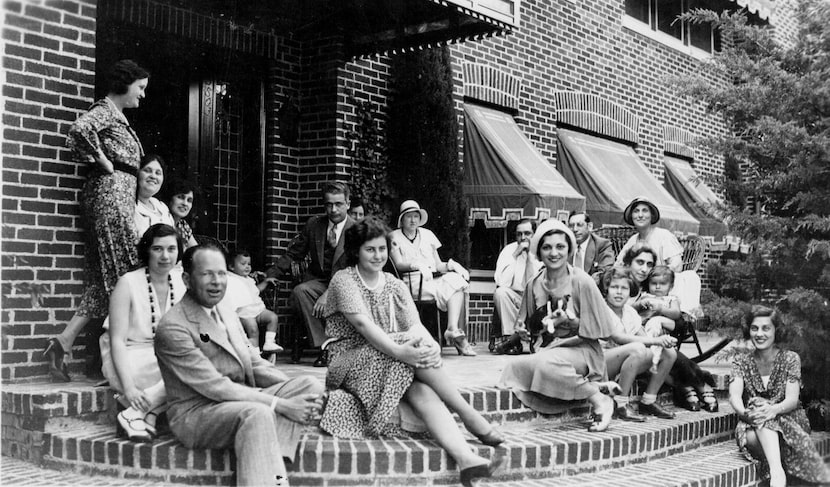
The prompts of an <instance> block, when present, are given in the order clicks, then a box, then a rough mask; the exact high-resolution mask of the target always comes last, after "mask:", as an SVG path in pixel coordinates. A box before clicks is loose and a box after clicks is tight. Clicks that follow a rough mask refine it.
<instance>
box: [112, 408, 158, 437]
mask: <svg viewBox="0 0 830 487" xmlns="http://www.w3.org/2000/svg"><path fill="white" fill-rule="evenodd" d="M117 419H118V427H119V428H121V432H119V431H117V430H116V436H117V435H118V434H119V433H123V434H124V435H126V436H127V438H129V439H130V441H137V442H141V443H148V442H151V441H153V436H152V435H151V434H150V432H149V431H147V423H145V422H144V418H128V417H127V416H126V415H125V414H124V411H121V412H120V413H118V418H117Z"/></svg>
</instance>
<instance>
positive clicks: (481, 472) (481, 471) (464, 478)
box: [460, 452, 507, 487]
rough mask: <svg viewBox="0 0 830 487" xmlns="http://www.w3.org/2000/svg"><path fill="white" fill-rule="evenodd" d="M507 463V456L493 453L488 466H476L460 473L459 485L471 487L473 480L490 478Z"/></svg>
mask: <svg viewBox="0 0 830 487" xmlns="http://www.w3.org/2000/svg"><path fill="white" fill-rule="evenodd" d="M506 462H507V456H506V455H505V454H504V453H502V452H497V453H495V456H494V457H493V459H492V460H490V464H489V465H477V466H475V467H470V468H465V469H464V470H462V471H461V476H460V477H461V478H460V481H461V485H463V486H464V487H472V485H473V480H476V479H484V478H490V477H492V476H493V474H494V473H496V472H497V471H499V470H500V469H501V468H502V467H504V464H505V463H506Z"/></svg>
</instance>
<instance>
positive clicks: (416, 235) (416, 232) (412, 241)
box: [401, 228, 418, 244]
mask: <svg viewBox="0 0 830 487" xmlns="http://www.w3.org/2000/svg"><path fill="white" fill-rule="evenodd" d="M401 233H402V234H403V236H404V237H406V239H407V240H409V243H413V244H414V243H415V240H416V239H417V238H418V229H417V228H416V229H415V236H414V237H412V238H409V235H407V234H406V232H404V231H403V230H401Z"/></svg>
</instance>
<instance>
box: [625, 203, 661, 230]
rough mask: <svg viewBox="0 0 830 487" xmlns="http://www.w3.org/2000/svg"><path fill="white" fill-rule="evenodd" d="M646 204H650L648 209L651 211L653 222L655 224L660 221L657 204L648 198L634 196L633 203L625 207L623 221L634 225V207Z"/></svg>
mask: <svg viewBox="0 0 830 487" xmlns="http://www.w3.org/2000/svg"><path fill="white" fill-rule="evenodd" d="M639 204H644V205H646V206H648V209H649V210H650V211H651V224H652V225H654V224H655V223H657V222H658V221H660V210H658V209H657V205H655V204H654V203H652V202H651V201H649V200H647V199H646V198H643V197H638V198H634V199H633V200H631V203H629V204H628V206H626V207H625V211H623V221H624V222H625V223H627V224H628V225H634V220H633V219H632V218H631V213H632V212H633V211H634V207H635V206H637V205H639Z"/></svg>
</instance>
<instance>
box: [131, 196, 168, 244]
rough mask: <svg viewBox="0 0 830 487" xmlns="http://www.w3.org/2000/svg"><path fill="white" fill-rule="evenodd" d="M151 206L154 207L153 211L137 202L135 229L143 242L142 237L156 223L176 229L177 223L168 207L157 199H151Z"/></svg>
mask: <svg viewBox="0 0 830 487" xmlns="http://www.w3.org/2000/svg"><path fill="white" fill-rule="evenodd" d="M150 206H152V207H153V210H152V211H151V210H150V209H148V208H146V207H145V206H144V205H142V204H141V203H138V202H136V204H135V229H136V231H137V232H138V240H141V236H142V235H144V232H146V231H147V229H148V228H150V227H151V226H153V225H155V224H156V223H166V224H168V225H170V226H171V227H173V228H176V222H175V221H174V220H173V214H172V213H170V209H169V208H167V205H165V204H164V203H162V202H161V201H159V200H157V199H156V198H153V197H151V198H150ZM138 240H136V241H138Z"/></svg>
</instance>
